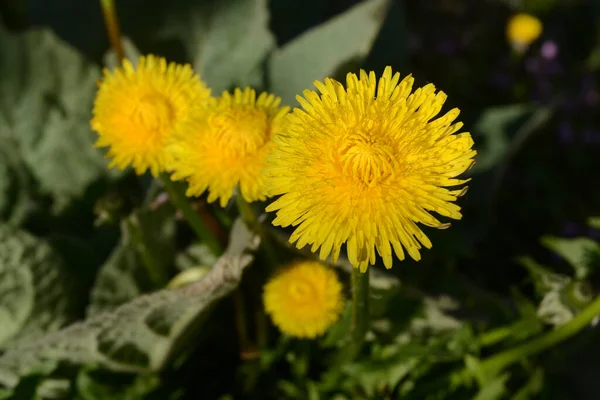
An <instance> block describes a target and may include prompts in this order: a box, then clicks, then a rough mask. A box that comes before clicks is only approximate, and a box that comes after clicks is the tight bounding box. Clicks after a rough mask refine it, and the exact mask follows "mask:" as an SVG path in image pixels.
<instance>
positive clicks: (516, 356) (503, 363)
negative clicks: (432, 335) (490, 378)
mask: <svg viewBox="0 0 600 400" xmlns="http://www.w3.org/2000/svg"><path fill="white" fill-rule="evenodd" d="M598 315H600V296H598V297H597V298H596V299H595V300H594V301H593V302H591V303H590V304H589V305H588V306H587V307H586V308H584V309H583V310H582V311H581V312H580V313H579V314H577V315H576V316H575V317H573V319H571V320H570V321H569V322H567V323H566V324H564V325H562V326H559V327H558V328H556V329H554V330H552V331H550V332H548V333H546V334H545V335H542V336H540V337H538V338H536V339H533V340H531V341H529V342H527V343H524V344H522V345H519V346H516V347H513V348H511V349H508V350H506V351H503V352H501V353H499V354H496V355H494V356H491V357H489V358H488V359H486V360H484V361H483V362H482V363H481V367H482V368H483V369H484V371H486V372H487V373H489V374H495V373H497V372H499V371H501V370H503V369H504V368H506V367H508V366H509V365H511V364H513V363H515V362H517V361H520V360H522V359H524V358H527V357H530V356H532V355H535V354H537V353H540V352H542V351H544V350H546V349H548V348H550V347H552V346H554V345H556V344H558V343H560V342H562V341H564V340H566V339H568V338H570V337H571V336H573V335H575V334H576V333H578V332H579V331H580V330H582V329H583V328H584V327H586V326H587V325H589V324H590V323H591V322H592V320H594V318H596V317H597V316H598Z"/></svg>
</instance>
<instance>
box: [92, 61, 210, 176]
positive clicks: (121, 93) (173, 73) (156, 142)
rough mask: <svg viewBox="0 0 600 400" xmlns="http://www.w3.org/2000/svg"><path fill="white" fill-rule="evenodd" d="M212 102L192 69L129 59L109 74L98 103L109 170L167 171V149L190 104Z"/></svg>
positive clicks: (96, 115) (96, 117) (96, 122)
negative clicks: (134, 62)
mask: <svg viewBox="0 0 600 400" xmlns="http://www.w3.org/2000/svg"><path fill="white" fill-rule="evenodd" d="M209 98H210V89H208V88H207V87H206V85H205V84H204V83H203V82H202V81H201V80H200V77H199V76H198V75H197V74H195V73H194V72H193V71H192V68H191V67H190V66H189V65H178V64H175V63H169V64H167V61H166V60H165V59H164V58H161V57H155V56H153V55H148V56H142V57H140V59H139V61H138V64H137V66H136V67H134V66H133V65H132V64H131V62H129V61H128V60H124V61H123V65H122V67H121V68H117V69H115V70H114V71H113V72H109V71H108V70H106V71H105V72H104V79H103V81H101V83H100V85H99V89H98V93H97V95H96V100H95V102H94V110H93V118H92V121H91V126H92V129H93V130H94V131H96V132H97V133H98V136H99V138H98V141H97V142H96V146H97V147H109V148H110V149H109V150H108V154H107V155H108V157H111V158H112V161H111V163H110V167H113V166H116V167H117V168H119V169H121V170H122V169H125V168H127V167H128V166H132V167H133V168H134V169H135V172H136V173H137V174H138V175H141V174H143V173H144V172H146V170H148V169H149V170H150V172H151V173H152V175H154V176H157V175H158V174H159V173H160V172H163V171H165V170H166V166H167V164H168V163H169V154H168V153H167V151H166V150H165V148H166V145H167V142H168V140H169V138H170V137H171V136H172V135H173V132H174V130H175V128H176V126H177V125H178V124H179V123H180V122H181V121H182V120H183V119H184V118H185V117H187V114H188V112H189V110H190V106H191V105H192V104H195V105H198V104H203V103H204V102H206V100H207V99H209Z"/></svg>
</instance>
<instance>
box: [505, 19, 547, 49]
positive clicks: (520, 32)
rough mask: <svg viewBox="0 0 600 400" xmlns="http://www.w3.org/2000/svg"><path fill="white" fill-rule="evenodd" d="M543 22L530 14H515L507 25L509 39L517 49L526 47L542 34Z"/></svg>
mask: <svg viewBox="0 0 600 400" xmlns="http://www.w3.org/2000/svg"><path fill="white" fill-rule="evenodd" d="M542 29H543V27H542V22H541V21H540V20H539V19H537V18H536V17H534V16H533V15H529V14H516V15H513V16H512V17H511V18H510V20H509V21H508V25H507V26H506V36H507V37H508V41H509V42H510V43H511V44H512V45H513V46H514V47H515V48H516V49H517V50H523V49H526V48H527V46H529V45H530V44H531V43H533V42H534V41H535V40H536V39H537V38H539V37H540V35H541V34H542Z"/></svg>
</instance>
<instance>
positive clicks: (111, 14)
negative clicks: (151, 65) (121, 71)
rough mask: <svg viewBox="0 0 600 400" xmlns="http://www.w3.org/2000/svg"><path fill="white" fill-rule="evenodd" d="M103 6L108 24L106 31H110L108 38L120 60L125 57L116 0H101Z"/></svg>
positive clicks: (105, 21)
mask: <svg viewBox="0 0 600 400" xmlns="http://www.w3.org/2000/svg"><path fill="white" fill-rule="evenodd" d="M100 5H101V6H102V13H103V14H104V23H105V24H106V31H107V32H108V38H109V40H110V44H111V46H112V48H113V49H114V50H115V53H117V57H118V59H119V61H121V60H122V59H124V58H125V53H124V52H123V46H122V44H121V30H120V28H119V18H118V17H117V10H116V8H115V1H114V0H100Z"/></svg>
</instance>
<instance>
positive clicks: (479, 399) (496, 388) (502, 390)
mask: <svg viewBox="0 0 600 400" xmlns="http://www.w3.org/2000/svg"><path fill="white" fill-rule="evenodd" d="M509 377H510V375H509V374H508V373H505V374H502V375H498V376H496V377H494V378H492V379H490V380H488V381H487V382H486V383H485V385H483V386H482V387H481V388H480V389H479V391H478V392H477V394H476V395H475V397H473V400H498V399H502V398H504V395H505V394H506V393H507V389H506V383H507V382H508V378H509Z"/></svg>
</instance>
